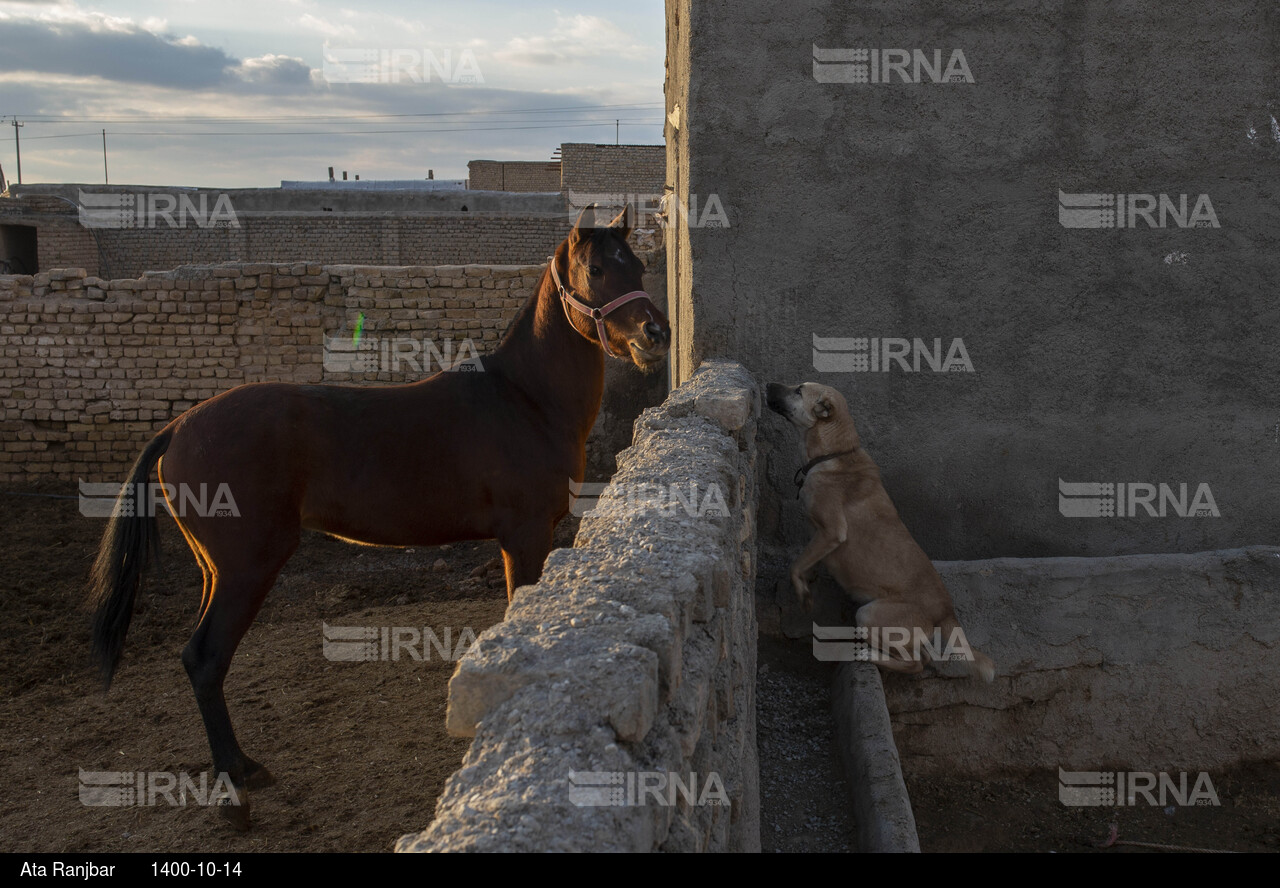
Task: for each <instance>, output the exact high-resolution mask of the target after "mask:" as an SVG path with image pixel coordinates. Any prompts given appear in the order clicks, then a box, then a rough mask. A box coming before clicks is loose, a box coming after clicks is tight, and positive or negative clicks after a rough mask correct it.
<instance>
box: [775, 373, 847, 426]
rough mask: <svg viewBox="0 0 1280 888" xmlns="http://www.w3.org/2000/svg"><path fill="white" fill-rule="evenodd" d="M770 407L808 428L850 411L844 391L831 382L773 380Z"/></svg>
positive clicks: (845, 414)
mask: <svg viewBox="0 0 1280 888" xmlns="http://www.w3.org/2000/svg"><path fill="white" fill-rule="evenodd" d="M767 399H768V403H769V409H770V410H772V411H773V412H774V413H777V414H778V415H779V416H782V417H783V418H784V419H787V420H789V421H790V422H791V423H793V424H794V425H796V426H798V427H799V428H801V429H804V430H806V431H807V430H808V429H811V428H813V427H814V426H816V425H818V424H819V423H825V422H830V421H832V420H833V419H835V418H836V417H838V416H848V415H849V405H848V403H847V402H846V401H845V399H844V395H842V394H840V393H839V392H838V391H836V390H835V389H833V388H831V387H830V386H827V385H819V384H818V383H816V382H802V383H800V384H799V385H783V384H782V383H780V382H771V383H769V388H768V394H767Z"/></svg>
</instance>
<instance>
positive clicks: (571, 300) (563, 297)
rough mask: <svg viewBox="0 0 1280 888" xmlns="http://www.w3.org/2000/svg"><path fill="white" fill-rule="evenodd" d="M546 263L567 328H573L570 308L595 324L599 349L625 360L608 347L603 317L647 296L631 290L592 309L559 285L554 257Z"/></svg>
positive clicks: (607, 336) (549, 258) (607, 335)
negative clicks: (601, 306)
mask: <svg viewBox="0 0 1280 888" xmlns="http://www.w3.org/2000/svg"><path fill="white" fill-rule="evenodd" d="M547 262H548V263H549V264H550V266H551V280H552V281H554V282H555V285H556V292H558V293H559V294H560V305H561V307H562V308H564V316H565V318H566V319H568V321H569V326H571V327H572V326H573V318H572V317H571V316H570V315H569V308H570V307H571V306H572V307H573V308H574V309H575V310H576V311H579V312H581V313H582V314H584V315H586V316H587V317H589V318H591V319H592V320H593V321H595V322H596V335H597V336H598V337H599V338H600V347H601V348H603V349H604V353H605V354H606V355H608V356H609V357H611V358H619V359H625V358H626V355H618V354H614V351H613V349H612V348H610V347H609V334H608V332H607V331H606V330H605V328H604V319H605V315H607V314H609V313H610V312H613V311H616V310H618V309H619V308H621V307H622V306H624V305H626V304H627V303H628V302H633V301H635V300H636V299H649V294H648V293H646V292H645V291H644V290H632V291H631V292H630V293H625V294H623V295H622V296H619V297H618V298H617V299H615V300H613V301H612V302H610V303H609V304H608V305H606V306H604V307H603V308H594V307H592V306H590V305H587V304H586V303H585V302H582V301H580V300H578V299H576V298H575V297H574V296H573V294H572V293H570V292H569V291H568V289H566V288H565V286H564V284H562V283H560V273H559V272H558V271H557V270H556V257H555V256H548V257H547ZM649 301H650V302H652V301H653V300H651V299H650V300H649ZM574 329H575V330H576V329H577V327H574Z"/></svg>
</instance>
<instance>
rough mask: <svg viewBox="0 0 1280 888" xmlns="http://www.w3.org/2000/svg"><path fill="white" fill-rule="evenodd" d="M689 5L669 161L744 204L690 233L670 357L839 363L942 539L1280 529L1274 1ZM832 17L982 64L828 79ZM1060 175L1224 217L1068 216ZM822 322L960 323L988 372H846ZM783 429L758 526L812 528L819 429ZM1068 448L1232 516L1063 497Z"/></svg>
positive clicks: (869, 46) (677, 52) (686, 179)
mask: <svg viewBox="0 0 1280 888" xmlns="http://www.w3.org/2000/svg"><path fill="white" fill-rule="evenodd" d="M667 17H668V35H669V46H668V82H667V111H668V113H669V114H673V113H674V112H676V110H677V106H678V109H679V114H678V118H679V125H678V127H677V126H673V124H672V123H671V122H670V118H669V122H668V125H667V136H668V143H669V168H668V182H669V184H671V185H672V186H673V187H674V189H675V194H676V195H677V197H678V198H679V199H680V200H681V201H682V202H684V203H686V204H687V203H688V201H689V198H690V197H691V196H694V195H700V196H703V197H705V196H707V195H709V194H716V195H718V196H719V198H720V199H721V201H722V202H723V205H724V207H725V210H726V213H727V215H728V217H729V219H730V225H729V227H727V228H699V227H693V226H692V225H690V224H689V223H688V221H687V220H682V221H681V222H680V229H679V230H678V231H676V232H670V233H669V243H671V244H672V249H673V250H674V251H675V252H674V253H673V256H672V262H671V265H670V274H671V276H672V286H671V294H672V314H673V315H674V317H675V319H676V327H677V334H678V342H677V346H676V348H675V349H674V350H673V353H677V358H676V361H677V374H678V375H677V381H679V379H682V378H685V377H687V374H688V373H689V371H690V368H692V367H694V366H696V365H697V364H698V362H699V361H701V360H703V359H705V358H707V357H716V356H726V357H730V356H731V357H733V358H734V359H736V360H740V361H742V362H743V364H744V365H745V366H746V367H747V368H748V369H749V370H750V371H751V372H752V373H754V374H756V376H757V378H758V379H759V380H761V381H766V380H782V381H796V382H798V381H801V380H805V379H812V380H817V381H821V382H824V383H827V384H830V385H834V386H836V387H837V388H839V389H840V390H841V391H842V392H843V393H844V394H845V395H846V396H847V398H848V399H849V402H850V405H851V408H852V412H853V416H854V417H855V419H856V420H857V421H858V423H859V428H860V430H861V432H862V437H863V443H864V445H865V446H866V447H867V449H868V450H869V452H871V454H872V455H873V456H874V458H875V459H876V460H877V462H878V463H879V464H880V467H881V469H882V470H883V473H884V480H885V484H886V487H887V488H888V490H889V492H890V494H891V495H892V496H893V498H894V501H895V502H896V504H897V506H898V509H899V511H900V513H901V515H902V518H903V520H904V521H905V522H906V524H907V526H908V528H909V529H910V530H911V531H912V532H913V534H914V535H915V536H916V538H917V539H918V540H919V541H920V543H921V544H922V545H923V546H924V548H925V550H926V551H927V552H929V554H930V555H931V556H932V557H935V558H942V559H976V558H987V557H995V556H1027V557H1030V556H1067V555H1100V556H1101V555H1112V554H1134V553H1141V552H1195V551H1201V550H1212V549H1222V548H1230V547H1237V546H1245V545H1252V544H1269V543H1272V542H1274V541H1276V539H1277V538H1278V534H1280V511H1278V510H1277V509H1276V508H1275V491H1276V489H1277V487H1278V486H1280V459H1278V457H1280V431H1278V430H1280V425H1278V423H1280V412H1277V408H1276V397H1275V392H1276V391H1277V390H1278V389H1280V362H1278V361H1277V360H1276V348H1275V336H1274V331H1275V330H1276V329H1277V326H1278V325H1280V307H1277V303H1276V300H1275V298H1274V291H1275V282H1276V280H1278V279H1280V200H1277V196H1278V195H1277V188H1278V187H1280V141H1277V131H1276V129H1275V124H1274V123H1273V120H1274V119H1275V118H1276V116H1278V115H1277V105H1276V103H1277V102H1278V101H1280V41H1277V36H1276V35H1277V34H1280V7H1277V6H1276V5H1275V4H1274V3H1265V2H1261V0H1224V2H1220V3H1196V4H1185V5H1181V6H1179V7H1178V8H1177V10H1176V11H1175V10H1172V9H1170V8H1167V7H1165V6H1163V5H1160V4H1150V3H1140V2H1136V0H1123V2H1115V3H1106V4H1103V3H1088V2H1085V3H1079V2H1063V0H1058V2H1050V3H1042V2H1015V3H990V2H987V3H984V2H961V3H951V4H945V5H941V6H940V5H939V4H937V3H932V2H918V0H907V2H900V0H894V2H887V0H867V2H857V3H844V2H835V0H799V2H795V3H787V4H779V3H775V2H770V0H745V2H728V0H670V2H668V4H667ZM815 45H816V46H818V47H819V48H822V49H831V48H837V49H839V48H849V49H857V48H861V49H863V50H865V51H866V52H867V55H864V56H863V58H864V60H869V59H870V53H871V52H872V51H875V50H880V51H884V50H889V49H903V48H905V49H906V51H908V53H910V52H911V51H913V50H915V49H921V50H924V51H926V52H927V60H928V61H930V62H932V57H933V51H934V50H935V49H938V50H940V52H941V59H942V62H943V64H944V65H945V64H946V63H947V62H948V61H949V60H950V58H951V55H952V53H953V52H954V51H955V50H961V51H962V52H963V54H964V58H965V62H966V66H967V69H968V71H969V72H970V74H971V75H972V79H973V82H971V83H970V82H964V81H963V78H962V79H961V80H960V81H958V82H943V83H933V82H931V81H930V79H929V77H928V75H927V74H924V73H922V82H909V83H908V82H902V80H901V78H900V77H898V76H896V75H894V76H893V80H892V82H888V83H884V82H880V83H873V82H869V80H870V78H869V77H868V82H864V83H852V82H819V80H818V79H816V78H815V73H814V71H815V62H814V58H813V52H814V50H813V47H814V46H815ZM867 67H868V65H867V64H864V65H863V72H864V74H868V73H869V72H868V71H867ZM850 70H852V69H850ZM908 72H909V73H910V69H908ZM823 76H827V75H826V74H824V75H823ZM1060 191H1061V192H1064V193H1067V194H1068V195H1070V194H1085V195H1086V196H1087V195H1088V194H1089V193H1101V194H1114V193H1121V194H1126V195H1155V196H1156V197H1157V198H1159V196H1160V195H1161V194H1165V195H1169V196H1170V199H1171V201H1172V202H1173V203H1174V204H1177V203H1178V202H1179V200H1180V196H1181V195H1187V196H1188V203H1189V207H1188V213H1190V210H1191V209H1192V208H1194V206H1195V204H1196V203H1198V202H1199V200H1200V196H1201V195H1207V197H1208V200H1209V201H1210V203H1211V205H1212V208H1213V211H1214V215H1215V218H1216V220H1217V222H1218V223H1219V225H1218V227H1212V226H1210V227H1192V226H1190V225H1189V226H1188V227H1185V228H1184V227H1180V225H1179V224H1177V222H1176V220H1173V219H1172V218H1171V217H1167V218H1166V219H1165V224H1164V226H1163V227H1150V226H1149V225H1148V224H1147V223H1146V222H1145V221H1144V220H1142V219H1141V218H1138V219H1136V220H1135V222H1134V225H1135V227H1127V223H1128V219H1129V216H1128V215H1125V216H1124V221H1125V224H1126V227H1124V228H1115V227H1110V228H1092V229H1088V228H1069V227H1065V225H1064V222H1063V218H1065V219H1067V221H1068V222H1069V223H1070V224H1075V222H1072V221H1071V220H1072V213H1071V208H1070V207H1066V208H1064V212H1063V215H1062V218H1060V200H1059V192H1060ZM1144 199H1145V198H1144ZM1127 201H1128V199H1127V198H1125V199H1124V203H1125V204H1126V207H1127ZM1100 202H1101V199H1099V200H1095V201H1094V203H1095V204H1098V205H1100ZM1093 218H1094V220H1095V221H1096V222H1098V224H1104V216H1103V215H1102V214H1101V213H1095V215H1094V217H1093ZM1076 221H1079V220H1076ZM1156 221H1157V222H1158V221H1159V219H1157V220H1156ZM1189 221H1190V220H1188V222H1189ZM815 335H817V336H819V337H833V338H858V337H862V338H866V339H870V338H872V337H875V338H878V339H883V338H898V337H900V338H905V339H906V340H908V341H910V340H911V339H913V338H920V339H922V340H924V341H925V342H926V343H927V345H928V346H930V347H932V345H933V341H934V339H935V338H938V339H940V340H941V341H942V345H943V350H944V353H945V351H946V350H949V348H950V346H951V344H952V342H953V340H956V339H959V340H962V342H963V344H964V346H965V348H966V350H967V354H968V356H969V357H970V358H971V362H972V367H973V371H974V372H971V373H970V372H947V373H943V372H932V371H929V370H928V369H927V368H926V369H925V370H922V371H921V372H915V371H911V372H904V371H903V370H902V368H901V367H900V366H899V365H897V364H894V365H892V366H891V369H890V370H889V371H888V372H879V371H877V372H872V371H870V370H867V371H861V372H860V371H854V370H849V371H840V372H832V371H823V370H819V369H816V368H815V359H814V342H813V337H814V336H815ZM864 348H866V345H864ZM762 434H763V440H762V442H761V447H762V456H763V457H764V459H765V461H766V467H767V470H768V471H767V478H768V481H767V483H766V486H765V489H764V493H763V501H762V510H761V522H762V526H761V537H762V539H767V540H770V541H774V540H777V541H779V542H780V543H781V544H782V545H783V546H785V547H786V548H789V549H791V550H794V549H795V548H798V547H799V546H801V545H803V544H804V543H805V542H806V540H807V533H808V530H807V526H806V524H805V522H804V520H803V517H802V516H801V514H800V510H799V509H798V508H797V507H796V506H795V500H794V493H793V488H792V486H791V477H792V473H793V472H794V471H795V469H796V467H797V466H798V465H799V456H798V454H797V452H796V448H795V443H794V442H795V432H794V431H793V430H792V429H791V428H790V427H788V426H786V425H785V424H783V423H781V422H774V421H766V422H764V423H762ZM1059 479H1062V480H1064V481H1067V482H1111V483H1132V482H1137V483H1150V484H1160V483H1167V484H1170V485H1172V487H1173V489H1174V490H1175V491H1176V490H1177V489H1178V485H1179V484H1180V483H1188V484H1189V485H1190V488H1191V490H1193V491H1194V490H1195V489H1196V488H1197V486H1198V485H1199V484H1201V483H1207V484H1209V485H1210V489H1211V490H1212V494H1213V496H1214V498H1215V500H1216V504H1217V507H1218V509H1219V510H1220V514H1221V517H1217V518H1179V517H1164V518H1160V517H1154V518H1153V517H1148V516H1146V514H1145V512H1141V511H1140V512H1139V513H1138V515H1137V516H1136V517H1132V518H1128V517H1126V518H1116V519H1103V518H1098V519H1092V520H1089V519H1080V518H1069V517H1064V516H1063V514H1061V512H1060V509H1059V502H1058V482H1059Z"/></svg>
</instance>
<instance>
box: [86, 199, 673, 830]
mask: <svg viewBox="0 0 1280 888" xmlns="http://www.w3.org/2000/svg"><path fill="white" fill-rule="evenodd" d="M590 212H592V214H593V215H594V211H590ZM587 213H588V211H583V214H582V215H581V216H579V217H578V221H577V223H576V224H575V226H574V229H573V231H572V233H571V234H570V235H569V237H568V238H567V239H566V240H565V241H564V242H562V243H561V244H560V246H559V247H558V248H557V249H556V252H555V256H553V257H552V261H551V262H550V263H549V265H548V269H547V271H546V272H545V273H544V274H543V276H542V279H541V281H540V282H539V284H538V287H537V291H536V292H535V293H534V295H533V296H532V297H531V298H530V299H529V302H528V303H527V304H526V305H525V307H524V308H523V310H522V311H521V313H520V314H519V315H518V316H517V317H516V318H515V320H514V321H512V323H511V326H510V328H509V329H508V330H507V333H506V336H505V337H504V338H503V340H502V342H501V343H500V344H499V346H498V348H497V349H496V350H495V351H494V352H493V354H491V355H489V356H487V357H485V358H483V359H482V361H481V371H482V372H472V373H457V372H441V373H437V374H436V375H435V376H432V377H430V378H428V379H424V380H422V381H420V382H415V383H411V384H408V385H397V386H380V387H356V386H332V385H294V384H286V383H252V384H247V385H242V386H238V387H237V388H234V389H231V390H230V391H227V392H224V393H223V394H221V395H218V396H217V397H215V398H211V399H209V400H208V401H205V402H204V403H202V404H199V405H197V406H195V407H193V408H191V409H190V410H188V411H187V412H186V413H184V414H182V415H181V416H179V417H178V418H177V419H175V420H174V421H173V422H171V423H169V424H168V425H167V426H165V428H164V429H163V430H162V431H161V432H160V433H159V434H158V435H156V437H155V438H153V439H152V440H151V442H150V443H149V444H148V445H147V447H146V449H144V450H143V452H142V455H141V456H140V457H139V458H138V461H137V462H136V463H135V464H134V466H133V469H132V471H131V472H130V475H129V481H128V485H129V486H127V487H125V488H124V489H123V491H122V493H121V498H122V500H123V498H124V497H125V496H127V495H128V494H129V492H130V491H138V490H146V489H147V488H146V487H145V485H147V483H148V481H149V479H150V476H151V471H152V469H153V468H157V469H158V474H159V477H160V481H161V483H162V484H165V485H173V487H165V488H163V489H164V491H165V496H166V498H169V497H170V495H171V493H172V491H174V490H179V489H184V487H185V489H187V490H199V489H202V488H201V485H207V486H208V487H207V489H208V490H213V489H217V488H220V486H221V485H223V484H225V485H227V489H228V490H229V492H230V494H231V497H232V498H233V499H234V505H235V509H234V510H233V511H234V512H238V513H239V514H238V517H228V516H227V515H205V516H201V515H191V514H183V509H181V508H178V506H179V504H178V503H176V502H173V499H172V498H170V499H169V504H170V511H171V512H172V513H173V514H174V515H175V520H176V521H177V524H178V526H179V528H181V530H182V534H183V536H184V537H186V540H187V544H188V545H189V546H190V547H191V551H192V552H193V553H195V557H196V560H197V561H198V562H199V564H200V569H201V571H202V572H203V574H204V595H203V600H202V602H201V605H200V614H199V620H198V623H197V625H196V629H195V632H194V634H193V635H192V636H191V640H190V641H189V642H188V643H187V645H186V647H185V648H184V649H183V651H182V662H183V665H184V666H185V667H186V670H187V675H188V676H189V677H190V679H191V685H192V687H193V688H194V690H195V696H196V701H197V703H198V704H199V707H200V714H201V716H202V717H203V719H204V724H205V730H206V732H207V733H208V736H209V746H210V749H211V751H212V753H213V764H214V768H215V770H216V771H218V772H225V773H226V774H227V775H228V776H229V778H230V780H231V783H232V785H233V786H234V787H235V789H236V793H235V799H236V800H238V801H233V804H231V805H226V806H224V807H223V808H222V812H223V813H224V814H225V815H226V816H227V817H228V819H230V820H231V821H232V823H233V824H234V825H236V826H237V827H239V828H241V829H247V828H248V825H249V807H248V793H247V790H249V789H254V788H259V787H263V786H269V785H271V784H272V783H273V782H274V780H273V778H272V777H271V774H270V772H268V771H267V769H266V768H264V767H263V766H262V765H260V764H259V763H257V762H255V761H254V760H253V759H251V758H249V757H248V756H247V755H245V754H244V753H243V752H242V751H241V749H240V746H239V744H238V743H237V742H236V738H235V733H234V732H233V730H232V727H231V719H230V716H229V715H228V713H227V704H226V699H225V697H224V696H223V690H222V686H223V679H224V678H225V677H226V674H227V670H228V669H229V668H230V666H231V658H232V656H233V655H234V654H235V651H236V647H237V646H238V645H239V643H240V639H241V638H242V637H243V636H244V633H245V631H246V630H247V629H248V628H249V625H250V624H251V623H252V622H253V619H254V616H255V615H256V614H257V613H258V609H259V608H260V607H261V605H262V602H263V599H265V598H266V595H267V592H268V591H269V590H270V589H271V587H272V585H273V584H274V583H275V579H276V575H277V574H278V573H279V572H280V569H281V568H282V567H283V566H284V564H285V562H286V561H288V560H289V557H290V556H291V555H292V554H293V552H294V550H295V549H297V547H298V543H299V540H300V537H301V533H302V529H303V528H309V529H312V530H318V531H322V532H324V533H327V534H330V535H333V536H337V537H341V538H343V539H346V540H350V541H353V542H359V543H365V544H370V545H382V546H432V545H442V544H444V543H449V542H453V541H456V540H472V539H497V540H498V542H499V544H500V545H501V547H502V557H503V560H504V562H505V566H506V575H507V596H508V600H509V599H510V597H511V595H512V594H513V593H514V592H515V589H516V588H517V587H518V586H522V585H526V584H529V583H533V582H535V581H537V579H538V577H539V575H540V574H541V573H542V565H543V562H544V561H545V560H546V557H547V554H548V553H549V552H550V551H551V540H552V533H553V531H554V529H555V526H556V524H557V523H558V522H559V521H560V519H561V518H563V517H564V515H565V514H566V513H567V512H568V511H569V506H570V499H569V494H570V490H569V484H568V481H569V479H573V480H574V481H575V482H581V481H582V476H583V472H584V470H585V465H586V440H587V433H588V432H589V431H590V430H591V426H592V424H593V423H594V422H595V418H596V413H597V412H598V411H599V409H600V397H601V394H602V392H603V388H604V357H603V355H602V351H607V352H608V353H609V354H611V355H614V356H628V357H629V358H630V360H632V361H633V362H634V363H635V364H636V365H637V366H639V367H641V368H642V369H646V370H651V369H655V368H656V367H658V366H659V365H660V364H661V363H662V360H663V358H664V357H665V355H666V353H667V350H668V348H669V345H670V338H671V331H670V327H669V326H668V323H667V319H666V317H665V316H664V315H663V314H662V312H661V311H660V310H659V309H658V308H657V306H655V305H654V304H653V303H652V302H651V301H650V300H649V298H648V296H647V294H645V293H644V292H643V290H642V282H641V277H642V274H643V271H644V266H643V264H642V263H641V262H640V260H639V259H637V258H636V256H635V254H634V253H633V252H632V251H631V249H630V247H629V246H628V245H627V236H628V235H629V234H630V228H629V227H628V225H627V222H626V211H625V210H624V211H623V213H622V214H620V215H619V216H618V218H616V219H614V220H613V222H611V223H610V224H609V225H608V226H607V227H600V228H597V227H594V226H592V225H590V224H588V221H587ZM562 282H563V283H562ZM575 294H576V295H575ZM138 485H144V487H142V488H139V487H138ZM144 499H146V500H147V501H149V500H150V498H149V497H144ZM122 511H123V510H121V509H117V510H116V517H113V518H112V519H111V522H110V524H109V525H108V527H107V530H106V533H105V535H104V536H103V540H102V545H101V547H100V549H99V551H98V558H97V561H96V563H95V564H94V569H93V597H94V602H95V603H96V606H97V609H96V613H95V615H94V619H93V652H94V657H95V659H96V661H97V663H98V665H99V667H100V669H101V672H102V677H103V680H104V682H105V684H106V685H107V686H109V685H110V683H111V677H112V675H113V674H114V673H115V670H116V667H117V665H118V663H119V660H120V654H121V650H122V648H123V646H124V638H125V634H126V632H127V631H128V629H129V621H130V619H131V618H132V615H133V601H134V597H135V595H136V593H137V590H138V586H139V584H140V582H141V578H142V572H143V570H144V569H145V567H146V563H147V561H148V559H149V556H150V554H151V553H152V552H153V551H154V550H155V549H156V548H157V546H158V537H157V536H156V528H155V519H154V517H149V516H147V515H146V514H145V513H146V510H145V509H141V508H139V509H137V510H130V512H131V513H132V512H133V511H136V514H129V515H128V516H126V515H124V514H122Z"/></svg>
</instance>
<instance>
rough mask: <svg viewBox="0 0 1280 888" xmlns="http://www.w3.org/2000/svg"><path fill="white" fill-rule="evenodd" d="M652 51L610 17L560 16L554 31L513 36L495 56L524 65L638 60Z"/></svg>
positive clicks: (557, 18) (557, 17)
mask: <svg viewBox="0 0 1280 888" xmlns="http://www.w3.org/2000/svg"><path fill="white" fill-rule="evenodd" d="M651 51H652V47H649V46H646V45H644V44H643V43H637V42H636V41H635V40H633V39H632V37H631V36H630V35H629V34H627V32H626V31H624V30H622V28H620V27H618V26H617V25H615V24H614V23H613V22H611V21H609V20H608V19H603V18H600V17H599V16H596V15H573V16H564V15H557V16H556V26H555V28H554V29H553V30H552V31H551V33H549V34H542V35H537V36H534V37H513V38H511V39H510V40H509V41H507V44H506V46H505V47H504V48H502V49H500V50H498V51H497V52H495V53H494V56H495V58H498V59H500V60H502V61H507V62H514V63H516V64H523V65H571V64H576V63H578V62H581V61H584V60H586V59H593V58H599V57H601V56H617V57H620V58H624V59H639V58H643V57H644V56H646V55H648V54H649V53H650V52H651Z"/></svg>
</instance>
